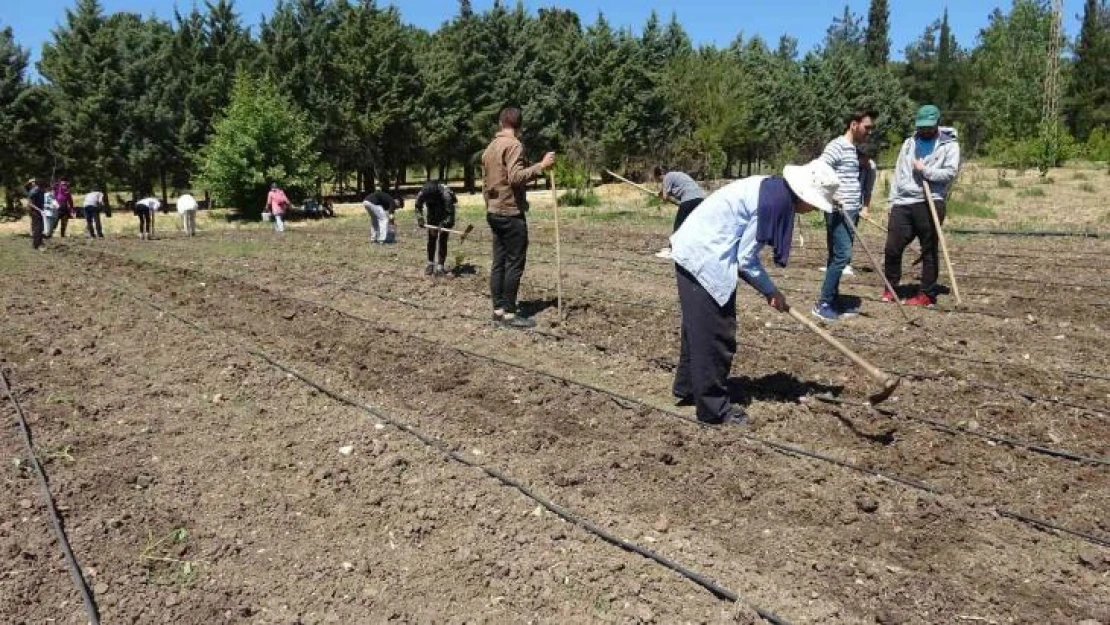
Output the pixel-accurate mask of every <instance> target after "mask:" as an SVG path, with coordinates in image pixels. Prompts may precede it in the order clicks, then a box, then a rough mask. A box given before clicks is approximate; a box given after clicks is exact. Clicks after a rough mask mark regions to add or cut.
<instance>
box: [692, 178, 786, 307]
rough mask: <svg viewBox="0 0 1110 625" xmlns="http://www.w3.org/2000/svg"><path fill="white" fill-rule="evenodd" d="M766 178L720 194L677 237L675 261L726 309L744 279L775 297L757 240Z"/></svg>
mask: <svg viewBox="0 0 1110 625" xmlns="http://www.w3.org/2000/svg"><path fill="white" fill-rule="evenodd" d="M766 178H767V177H766V176H751V177H749V178H744V179H743V180H737V181H736V182H733V183H730V184H728V185H725V186H724V187H721V188H720V189H718V190H717V191H714V192H713V193H712V194H710V196H709V197H707V198H705V201H704V202H702V203H701V205H700V206H698V209H697V210H696V211H694V212H693V213H691V214H690V216H689V217H687V218H686V221H685V222H683V223H682V227H681V228H679V229H678V232H675V233H674V234H673V235H671V258H672V259H674V261H675V262H676V263H678V265H679V266H680V267H682V268H683V269H685V270H686V271H689V272H690V273H691V274H693V276H694V277H695V278H696V279H697V281H698V283H699V284H701V285H702V287H704V288H705V290H706V291H708V292H709V294H710V295H712V296H713V299H714V300H716V301H717V304H719V305H721V306H724V305H725V304H726V303H728V300H729V298H731V297H732V294H733V292H735V291H736V283H737V281H738V280H739V274H743V276H744V280H745V281H746V282H747V283H748V284H751V285H752V286H753V287H755V289H756V290H757V291H759V292H760V293H763V294H764V295H770V294H771V293H774V292H775V283H774V282H772V281H771V277H770V276H768V275H767V270H766V269H764V268H763V264H762V263H761V262H760V261H759V251H760V250H761V249H763V244H761V243H759V242H758V241H756V239H755V236H756V230H757V226H758V217H759V213H758V210H757V208H758V205H759V185H760V184H761V183H762V182H763V181H764V180H766Z"/></svg>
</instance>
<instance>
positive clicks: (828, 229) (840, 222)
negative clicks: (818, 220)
mask: <svg viewBox="0 0 1110 625" xmlns="http://www.w3.org/2000/svg"><path fill="white" fill-rule="evenodd" d="M848 215H849V218H850V219H851V220H852V226H855V225H856V224H858V223H859V213H858V212H851V213H848ZM825 242H826V244H827V246H828V250H829V251H828V257H827V259H826V269H825V282H824V283H823V284H822V285H821V298H820V299H819V300H818V301H819V302H824V303H826V304H829V305H830V306H832V305H834V304H836V298H838V297H839V296H840V276H841V275H842V274H843V273H844V268H845V267H847V266H848V265H849V264H850V263H851V262H852V243H853V238H852V228H850V227H849V226H848V222H846V221H845V220H844V213H842V212H840V211H839V210H838V211H836V212H833V213H825Z"/></svg>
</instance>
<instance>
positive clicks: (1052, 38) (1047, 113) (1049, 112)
mask: <svg viewBox="0 0 1110 625" xmlns="http://www.w3.org/2000/svg"><path fill="white" fill-rule="evenodd" d="M1063 5H1064V0H1052V26H1051V27H1050V28H1049V36H1048V67H1047V69H1046V71H1045V76H1044V94H1043V99H1044V108H1043V110H1042V113H1041V138H1042V139H1043V142H1044V155H1043V157H1042V159H1041V167H1040V169H1041V176H1045V175H1047V174H1048V169H1049V167H1052V166H1053V165H1055V164H1056V163H1057V162H1058V161H1059V157H1060V123H1059V120H1060V38H1061V32H1060V31H1061V18H1062V16H1063V12H1064V6H1063Z"/></svg>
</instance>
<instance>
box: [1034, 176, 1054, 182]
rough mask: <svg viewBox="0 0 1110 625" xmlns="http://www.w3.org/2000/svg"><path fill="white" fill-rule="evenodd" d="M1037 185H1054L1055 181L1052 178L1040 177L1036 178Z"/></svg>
mask: <svg viewBox="0 0 1110 625" xmlns="http://www.w3.org/2000/svg"><path fill="white" fill-rule="evenodd" d="M1037 184H1056V179H1055V178H1053V177H1052V176H1041V177H1040V178H1037Z"/></svg>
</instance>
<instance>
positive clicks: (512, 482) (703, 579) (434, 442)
mask: <svg viewBox="0 0 1110 625" xmlns="http://www.w3.org/2000/svg"><path fill="white" fill-rule="evenodd" d="M106 282H108V283H109V284H112V285H113V286H115V287H116V288H117V289H118V290H120V291H121V292H122V293H124V294H125V295H127V296H128V297H130V298H131V299H133V300H135V301H136V302H139V303H141V304H144V305H146V306H149V307H151V308H153V309H154V310H157V311H159V312H161V313H164V314H166V315H168V316H170V317H172V318H173V319H176V320H177V321H180V322H181V323H184V324H185V325H187V326H189V327H191V328H193V329H194V330H196V331H197V332H200V333H201V334H203V335H205V336H211V335H212V334H224V335H225V336H226V335H227V333H226V332H213V330H212V329H210V328H205V327H204V326H202V325H200V324H198V323H196V322H194V321H192V320H189V319H186V318H185V317H183V316H181V315H178V314H177V313H175V312H173V311H171V310H169V309H167V308H164V307H162V306H159V305H158V304H156V303H154V302H152V301H150V300H147V299H144V298H142V297H139V296H137V295H135V294H133V293H131V292H130V290H129V289H128V288H127V287H125V286H123V285H121V284H119V283H118V282H116V281H114V280H106ZM232 341H233V342H236V343H240V342H239V341H236V340H235V339H234V338H232ZM238 347H239V348H240V349H242V350H243V351H244V352H246V353H247V354H250V355H251V356H254V357H256V358H259V359H261V360H263V361H265V362H266V363H267V364H269V365H270V366H272V367H274V368H276V369H278V370H279V371H283V372H284V373H286V374H288V375H291V376H293V377H295V378H297V379H298V380H300V381H301V382H302V383H303V384H305V385H307V386H310V387H312V388H314V389H316V390H317V391H319V392H321V393H323V394H324V395H327V396H328V397H330V398H332V399H334V400H336V401H339V402H342V403H344V404H346V405H348V406H351V407H352V408H356V409H359V410H362V411H364V412H366V413H367V414H370V415H371V416H373V417H375V418H377V419H379V420H381V421H384V422H386V423H388V424H390V425H392V426H393V427H395V428H397V429H399V430H401V431H403V432H405V433H406V434H409V435H410V436H412V437H414V438H416V439H417V440H419V441H420V442H421V443H422V444H424V445H425V446H427V447H428V448H429V449H432V450H433V451H436V452H438V453H440V454H441V455H443V456H445V457H447V458H449V459H451V460H454V461H455V462H458V463H459V464H462V465H464V466H466V467H469V468H472V469H477V470H479V471H482V472H483V473H485V474H486V475H487V476H489V477H491V478H493V479H494V480H496V481H498V482H499V483H501V484H502V485H503V486H508V487H510V488H512V489H514V490H516V491H517V492H519V493H520V494H522V495H524V496H525V497H527V498H528V499H530V500H532V501H533V502H535V503H537V504H539V505H541V506H543V507H544V508H545V509H547V510H548V511H550V512H551V513H552V514H555V515H556V516H558V517H559V518H561V519H563V520H564V521H566V522H568V523H571V524H572V525H576V526H578V527H580V528H582V529H583V530H584V531H585V532H587V533H589V534H592V535H593V536H595V537H597V538H599V539H601V540H602V541H604V542H607V543H609V544H611V545H614V546H616V547H619V548H620V549H623V550H624V551H628V552H630V553H635V554H637V555H639V556H642V557H644V558H647V559H648V560H651V561H652V562H655V563H656V564H659V565H660V566H663V567H664V568H666V569H669V570H670V571H672V572H674V573H677V574H678V575H680V576H682V577H684V578H686V579H688V580H689V581H691V582H693V583H695V584H697V585H698V586H701V587H702V588H704V589H705V590H707V591H709V592H710V593H711V594H713V596H715V597H717V598H718V599H721V600H725V601H729V602H732V603H739V602H741V601H742V600H741V597H740V595H738V594H737V593H736V592H735V591H732V590H729V589H728V588H725V587H724V586H721V585H720V584H718V583H717V582H715V581H713V580H712V579H710V578H709V577H707V576H705V575H703V574H701V573H698V572H697V571H694V570H692V569H690V568H687V567H685V566H682V565H681V564H678V563H677V562H675V561H674V560H671V559H670V558H667V557H666V556H663V555H660V554H658V553H656V552H655V551H652V550H651V549H648V548H646V547H643V546H641V545H638V544H636V543H634V542H632V541H629V540H626V539H623V538H621V537H619V536H617V535H616V534H613V533H612V532H610V531H608V530H606V529H605V528H603V527H601V526H600V525H598V524H596V523H594V522H592V521H590V520H589V519H587V518H585V517H583V516H581V515H579V514H577V513H575V512H573V511H571V510H570V509H568V508H564V507H562V506H560V505H558V504H556V503H554V502H552V501H551V500H550V499H548V498H546V497H544V496H542V495H540V494H539V493H537V492H536V491H534V490H532V489H531V488H529V487H528V486H525V485H524V484H523V483H521V482H520V481H518V480H516V479H514V478H512V477H510V476H509V475H507V474H505V473H504V472H502V471H500V470H498V469H496V468H492V467H488V466H486V465H483V464H481V463H479V462H475V461H473V460H470V459H469V458H467V457H466V456H464V455H462V454H460V453H458V452H456V451H454V450H453V448H452V446H451V445H449V444H447V443H446V442H444V441H442V440H440V439H437V438H435V437H432V436H429V435H427V434H424V433H423V432H421V431H420V430H418V429H416V428H415V427H413V426H411V425H409V424H407V423H405V422H403V421H401V420H399V419H396V418H394V417H391V416H389V415H387V414H385V413H384V412H382V411H381V410H379V409H377V408H374V407H372V406H370V405H367V404H363V403H361V402H359V401H357V400H354V399H351V398H349V397H347V396H345V395H343V394H342V393H339V392H338V391H335V390H332V389H330V388H328V387H326V386H324V385H322V384H320V383H319V382H316V381H315V380H312V379H311V378H309V377H308V376H306V375H304V374H302V373H300V372H299V371H297V370H296V369H294V368H292V367H290V366H289V365H286V364H283V363H281V362H280V361H278V360H276V359H274V358H272V357H270V356H269V355H268V354H266V353H265V352H263V351H261V350H258V349H255V348H253V347H249V346H246V345H244V344H242V343H240V344H239V345H238ZM743 603H745V604H746V605H748V606H749V607H751V608H752V609H753V610H755V612H756V613H757V614H759V616H760V617H761V618H762V619H763V620H765V621H767V622H769V623H772V625H789V622H788V621H786V620H784V619H782V618H781V617H779V616H777V615H776V614H775V613H773V612H771V611H769V610H765V609H763V608H760V607H759V606H756V605H752V604H749V603H747V602H743Z"/></svg>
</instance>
